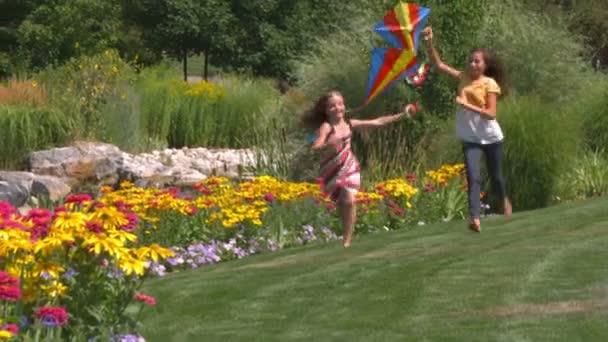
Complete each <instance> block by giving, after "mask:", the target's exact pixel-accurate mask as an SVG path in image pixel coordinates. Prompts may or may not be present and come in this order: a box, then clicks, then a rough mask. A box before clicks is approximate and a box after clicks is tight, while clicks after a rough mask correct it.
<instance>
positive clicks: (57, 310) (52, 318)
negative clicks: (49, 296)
mask: <svg viewBox="0 0 608 342" xmlns="http://www.w3.org/2000/svg"><path fill="white" fill-rule="evenodd" d="M36 317H38V319H40V321H41V323H42V324H43V325H46V326H48V327H56V326H64V325H65V324H67V322H68V312H67V311H66V310H65V309H64V308H62V307H51V306H43V307H41V308H39V309H38V310H37V311H36Z"/></svg>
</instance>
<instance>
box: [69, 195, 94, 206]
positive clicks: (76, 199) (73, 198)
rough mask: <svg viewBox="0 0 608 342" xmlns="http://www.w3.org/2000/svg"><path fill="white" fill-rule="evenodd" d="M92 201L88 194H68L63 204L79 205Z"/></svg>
mask: <svg viewBox="0 0 608 342" xmlns="http://www.w3.org/2000/svg"><path fill="white" fill-rule="evenodd" d="M92 199H93V197H91V195H89V194H69V195H67V197H66V198H65V202H66V203H76V204H80V203H82V202H87V201H90V200H92Z"/></svg>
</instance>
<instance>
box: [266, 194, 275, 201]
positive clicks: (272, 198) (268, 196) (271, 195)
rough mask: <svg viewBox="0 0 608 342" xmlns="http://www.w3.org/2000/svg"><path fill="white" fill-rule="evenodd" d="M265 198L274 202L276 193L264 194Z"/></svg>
mask: <svg viewBox="0 0 608 342" xmlns="http://www.w3.org/2000/svg"><path fill="white" fill-rule="evenodd" d="M264 200H265V201H266V202H274V195H273V194H272V193H270V192H268V193H266V194H265V195H264Z"/></svg>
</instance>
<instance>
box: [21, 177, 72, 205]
mask: <svg viewBox="0 0 608 342" xmlns="http://www.w3.org/2000/svg"><path fill="white" fill-rule="evenodd" d="M68 182H71V180H65V179H63V178H59V177H53V176H44V175H36V176H35V177H34V181H33V182H32V189H31V191H30V194H31V195H32V196H35V197H37V198H48V199H50V200H51V201H53V202H55V201H58V200H60V199H62V198H64V197H65V196H67V195H68V194H69V193H70V192H71V191H72V187H71V186H70V185H68Z"/></svg>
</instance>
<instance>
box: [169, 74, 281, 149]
mask: <svg viewBox="0 0 608 342" xmlns="http://www.w3.org/2000/svg"><path fill="white" fill-rule="evenodd" d="M178 98H179V103H178V104H177V105H176V107H175V111H174V112H173V113H172V115H171V121H170V125H169V134H168V143H169V146H171V147H183V146H189V147H195V146H204V147H217V148H246V147H251V146H252V144H253V143H254V141H255V138H256V137H255V134H256V128H257V127H263V126H264V125H267V124H268V122H269V121H268V120H269V119H270V118H272V116H273V114H275V113H277V111H276V110H275V107H277V106H278V105H279V104H280V94H279V91H278V90H277V89H275V88H274V86H273V85H272V84H271V83H270V82H268V81H266V80H263V79H254V78H243V77H236V76H225V77H223V78H222V79H221V81H219V82H207V81H200V82H198V83H195V84H189V85H184V89H183V90H182V92H181V94H180V95H178Z"/></svg>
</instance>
